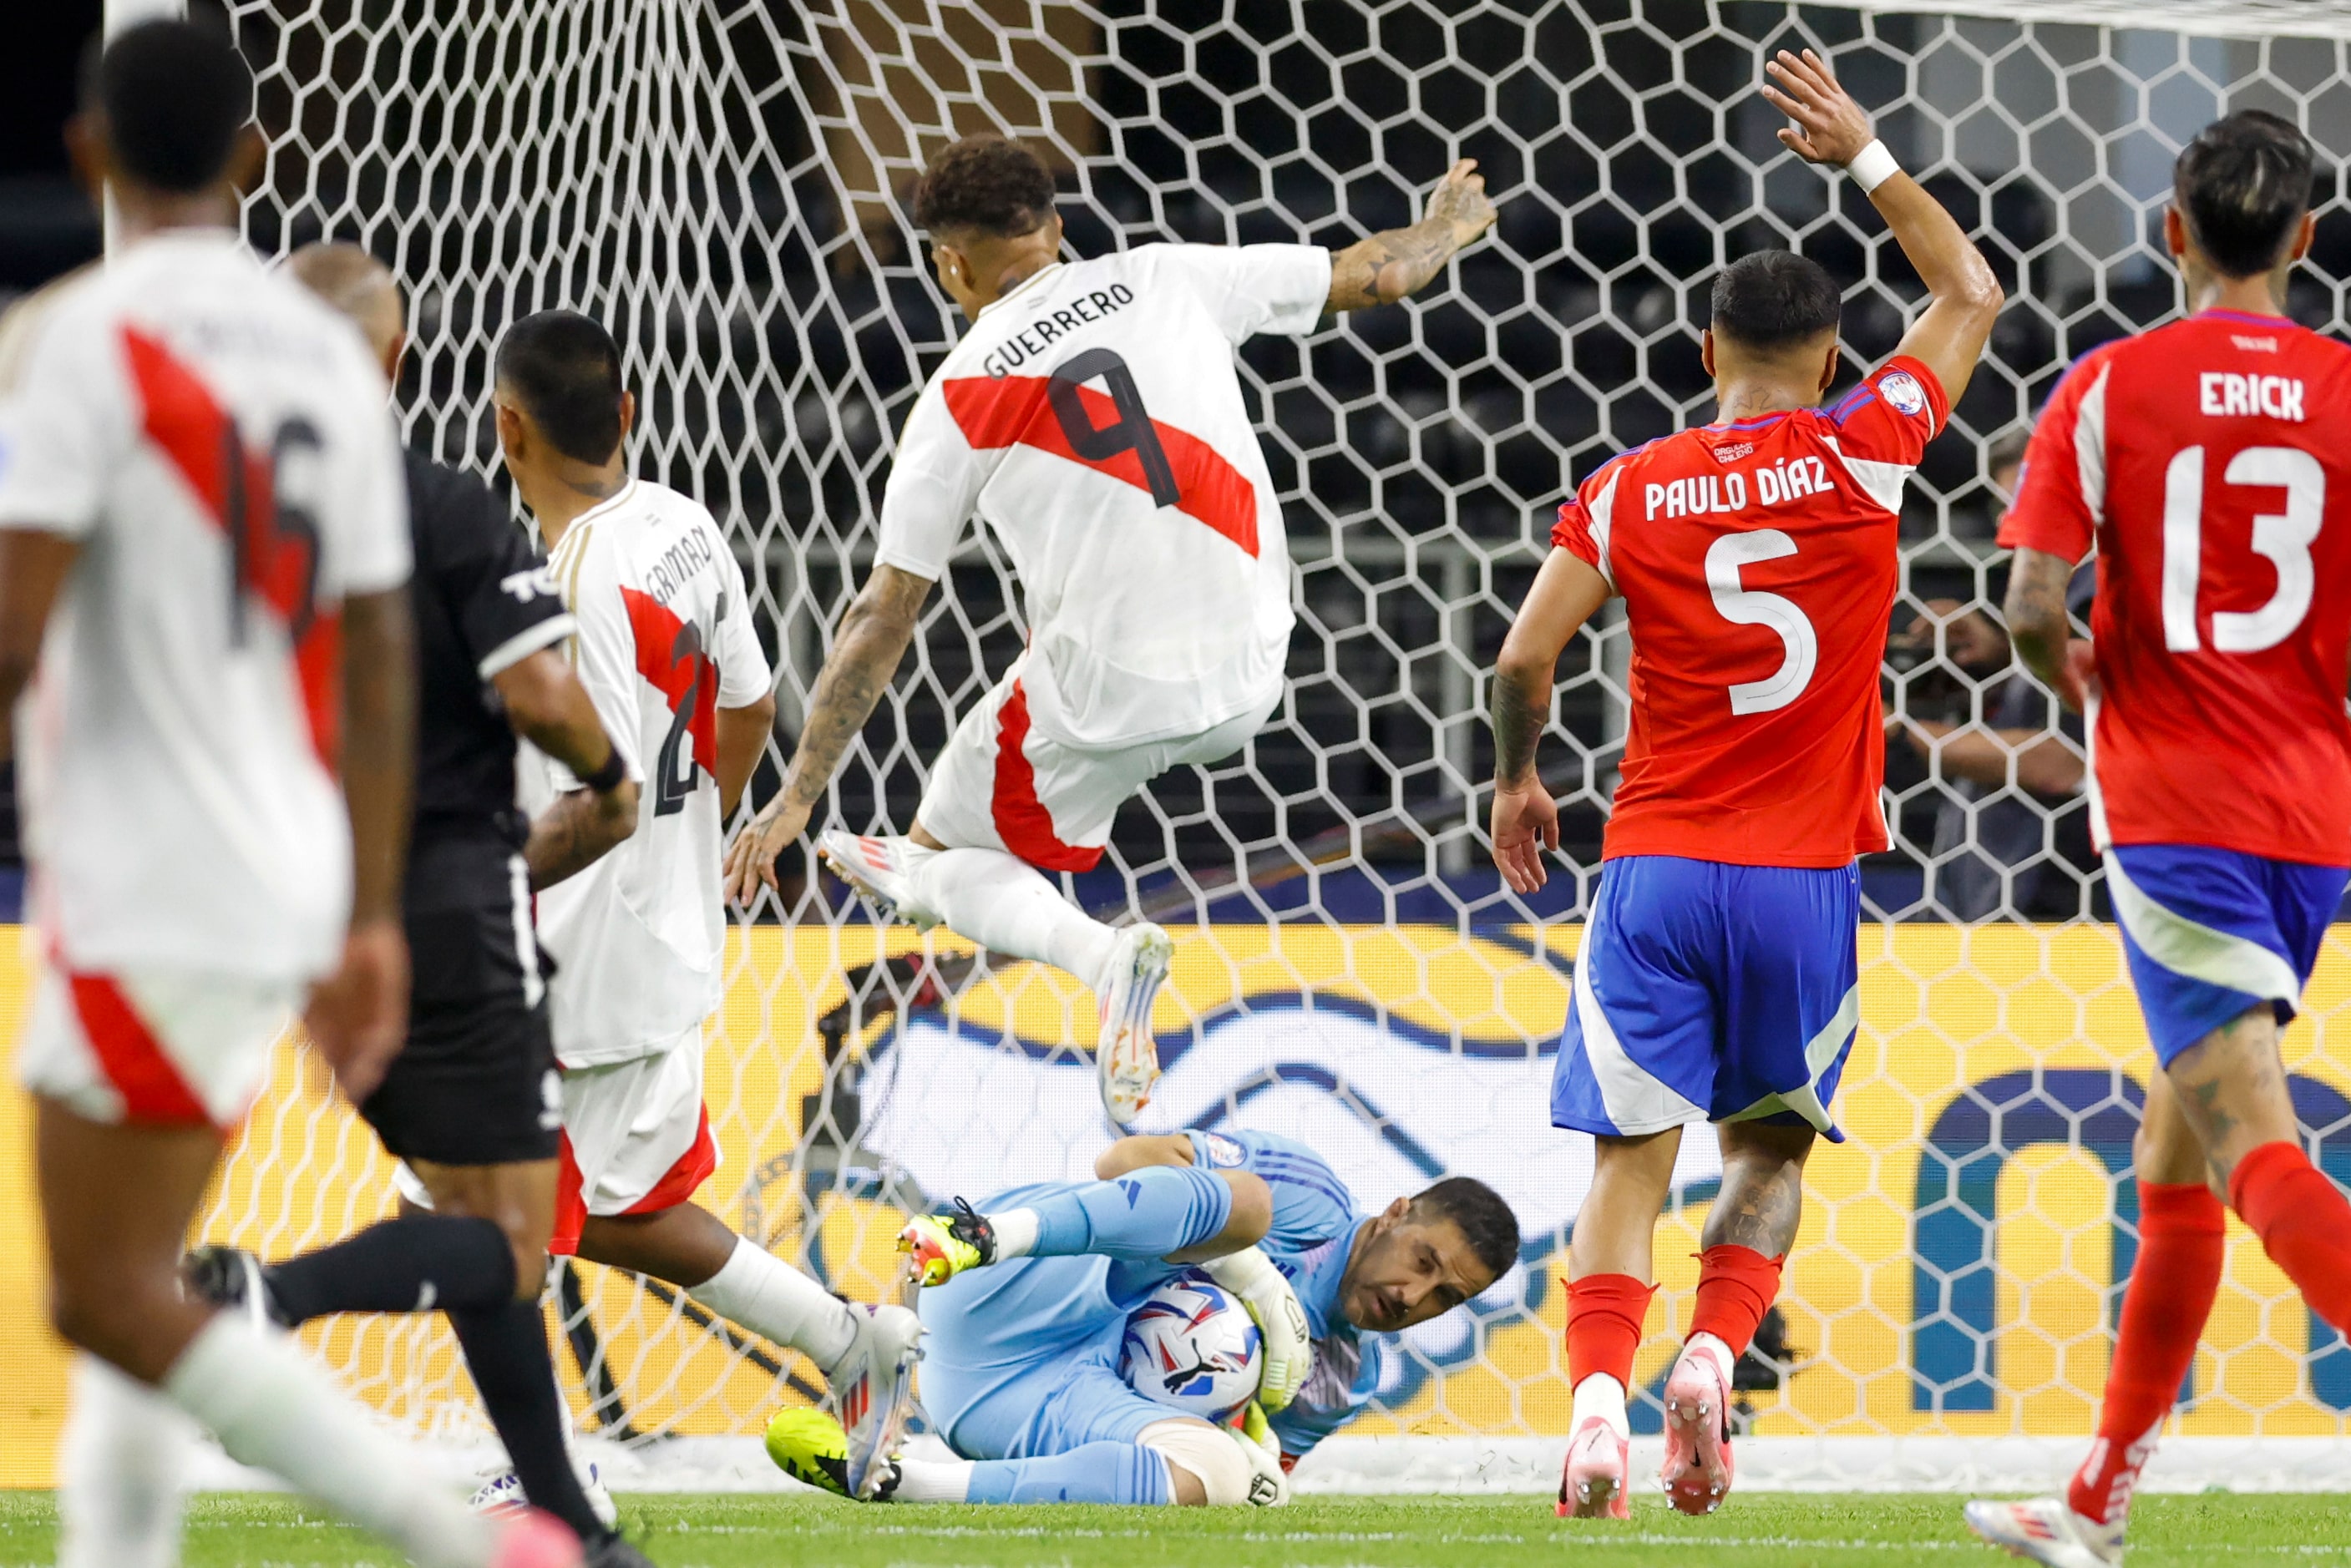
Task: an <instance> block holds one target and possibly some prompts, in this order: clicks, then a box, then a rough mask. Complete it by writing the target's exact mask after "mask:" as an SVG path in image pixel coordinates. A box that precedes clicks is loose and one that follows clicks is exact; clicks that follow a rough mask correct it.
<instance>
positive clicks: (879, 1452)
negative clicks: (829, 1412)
mask: <svg viewBox="0 0 2351 1568" xmlns="http://www.w3.org/2000/svg"><path fill="white" fill-rule="evenodd" d="M849 1312H850V1315H851V1316H852V1317H853V1318H855V1319H856V1320H857V1337H856V1338H855V1339H853V1340H852V1341H851V1342H850V1345H849V1353H848V1354H847V1355H843V1356H842V1357H841V1360H840V1361H839V1362H838V1363H837V1364H836V1365H835V1366H833V1368H832V1370H831V1372H829V1373H827V1374H826V1375H825V1376H826V1380H827V1382H828V1383H829V1384H830V1385H831V1393H832V1401H833V1406H834V1408H835V1409H837V1410H838V1411H839V1412H840V1413H841V1429H842V1431H843V1432H844V1433H845V1434H846V1435H847V1438H848V1449H849V1454H848V1478H849V1494H850V1496H852V1497H853V1498H857V1499H859V1500H861V1501H863V1500H866V1499H867V1498H869V1497H870V1496H872V1494H873V1493H874V1492H875V1491H876V1490H878V1489H879V1488H880V1487H881V1486H882V1484H883V1482H884V1481H885V1480H888V1479H889V1471H890V1464H889V1456H890V1455H891V1454H893V1453H894V1452H895V1451H896V1450H897V1448H898V1443H899V1440H900V1439H901V1438H904V1436H905V1434H906V1417H908V1416H909V1415H910V1414H912V1413H913V1411H914V1363H915V1361H916V1360H917V1359H918V1358H919V1357H920V1355H921V1354H922V1341H923V1320H922V1319H921V1318H919V1317H916V1316H915V1315H914V1314H913V1313H911V1312H909V1311H907V1310H906V1309H905V1308H904V1307H902V1306H867V1305H865V1304H864V1303H860V1302H852V1303H850V1304H849Z"/></svg>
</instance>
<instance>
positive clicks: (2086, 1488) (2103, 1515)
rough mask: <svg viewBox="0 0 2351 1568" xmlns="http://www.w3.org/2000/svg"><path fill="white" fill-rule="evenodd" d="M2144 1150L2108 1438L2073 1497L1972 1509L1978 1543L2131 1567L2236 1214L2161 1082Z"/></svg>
mask: <svg viewBox="0 0 2351 1568" xmlns="http://www.w3.org/2000/svg"><path fill="white" fill-rule="evenodd" d="M2132 1152H2133V1164H2134V1165H2136V1167H2137V1170H2138V1237H2139V1245H2138V1258H2137V1262H2134V1263H2133V1264H2132V1266H2131V1274H2130V1281H2129V1283H2128V1284H2127V1285H2126V1286H2125V1287H2124V1290H2123V1306H2122V1321H2121V1324H2120V1326H2119V1328H2118V1329H2117V1330H2116V1335H2115V1353H2114V1360H2113V1363H2112V1365H2111V1366H2109V1367H2108V1369H2107V1372H2106V1388H2105V1396H2104V1397H2103V1398H2102V1399H2101V1400H2100V1402H2099V1407H2098V1429H2097V1430H2098V1435H2097V1440H2096V1441H2095V1442H2093V1443H2092V1444H2091V1445H2090V1451H2089V1454H2088V1456H2087V1457H2086V1458H2085V1459H2083V1461H2082V1467H2081V1469H2077V1470H2075V1471H2074V1480H2073V1481H2072V1484H2070V1485H2069V1486H2068V1487H2067V1488H2066V1490H2065V1494H2064V1496H2062V1497H2041V1498H2033V1499H2031V1500H2029V1501H2024V1502H2008V1501H2001V1500H1998V1499H1979V1500H1977V1501H1973V1502H1970V1503H1969V1504H1968V1505H1967V1521H1968V1524H1969V1527H1970V1529H1972V1530H1974V1531H1975V1532H1976V1533H1977V1534H1978V1535H1980V1536H1982V1537H1983V1538H1984V1539H1985V1540H1986V1541H1989V1542H1991V1543H1992V1544H1993V1545H1995V1546H2003V1547H2006V1548H2008V1549H2009V1550H2010V1551H2012V1552H2016V1553H2017V1554H2018V1555H2020V1556H2024V1557H2031V1558H2032V1559H2033V1560H2034V1561H2036V1562H2040V1563H2050V1564H2053V1565H2054V1568H2068V1565H2072V1568H2090V1565H2091V1564H2094V1563H2095V1564H2105V1563H2118V1562H2120V1561H2121V1560H2122V1550H2123V1532H2124V1529H2125V1526H2126V1522H2127V1520H2128V1515H2129V1512H2130V1501H2131V1494H2132V1492H2133V1490H2135V1489H2136V1488H2137V1484H2138V1478H2139V1472H2140V1471H2141V1470H2142V1469H2145V1468H2146V1465H2147V1460H2148V1459H2152V1458H2153V1457H2154V1456H2155V1447H2156V1439H2157V1438H2158V1436H2159V1435H2160V1434H2161V1432H2162V1430H2163V1419H2164V1417H2165V1416H2166V1415H2168V1413H2169V1412H2170V1409H2171V1407H2172V1404H2173V1402H2174V1401H2176V1400H2177V1399H2178V1398H2179V1389H2180V1385H2181V1384H2182V1383H2183V1382H2184V1381H2185V1380H2186V1378H2187V1376H2188V1372H2189V1367H2190V1366H2193V1365H2194V1363H2195V1359H2196V1341H2197V1339H2198V1336H2199V1335H2200V1334H2202V1332H2203V1329H2204V1323H2205V1320H2206V1319H2207V1318H2208V1317H2210V1315H2211V1311H2212V1302H2213V1298H2214V1297H2215V1296H2217V1295H2218V1294H2219V1293H2220V1273H2221V1269H2222V1267H2223V1265H2224V1263H2225V1262H2226V1259H2227V1251H2228V1247H2227V1229H2226V1226H2227V1220H2226V1213H2225V1211H2224V1210H2222V1209H2221V1207H2220V1199H2218V1198H2215V1197H2214V1196H2213V1195H2212V1191H2211V1189H2210V1188H2209V1187H2207V1186H2206V1185H2205V1183H2204V1179H2203V1177H2204V1156H2203V1149H2202V1147H2201V1145H2200V1144H2199V1142H2198V1140H2197V1137H2196V1133H2195V1130H2194V1129H2193V1128H2192V1127H2190V1126H2189V1123H2188V1120H2187V1117H2186V1116H2184V1115H2183V1114H2182V1112H2181V1110H2180V1108H2179V1100H2178V1097H2177V1096H2175V1095H2174V1094H2173V1092H2172V1089H2171V1085H2170V1082H2169V1080H2168V1079H2167V1078H2166V1077H2165V1076H2164V1075H2161V1074H2158V1075H2156V1077H2155V1080H2154V1082H2153V1083H2151V1084H2149V1085H2147V1114H2146V1116H2145V1117H2144V1118H2143V1119H2142V1120H2141V1122H2140V1124H2139V1130H2138V1137H2137V1140H2136V1142H2135V1145H2134V1147H2133V1151H2132Z"/></svg>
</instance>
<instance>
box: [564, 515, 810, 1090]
mask: <svg viewBox="0 0 2351 1568" xmlns="http://www.w3.org/2000/svg"><path fill="white" fill-rule="evenodd" d="M548 565H549V568H550V569H551V570H552V571H553V573H554V575H555V580H556V584H557V586H558V587H559V588H561V590H562V593H563V600H564V603H565V604H567V605H569V607H570V609H571V613H572V614H573V615H574V616H575V617H577V618H578V619H579V622H580V630H579V633H578V635H577V636H576V637H575V638H574V639H572V642H571V645H570V652H571V657H572V662H573V665H574V667H575V668H576V669H577V670H578V671H579V673H580V684H581V685H583V686H585V687H586V688H587V689H588V694H589V696H590V698H592V699H594V701H595V703H596V712H597V715H598V717H600V718H601V719H602V720H603V722H604V731H605V732H606V733H607V734H609V735H611V737H612V741H613V743H614V744H615V745H617V746H619V747H620V749H621V751H622V754H623V755H624V756H625V757H626V758H627V760H628V763H629V772H630V774H632V775H633V776H634V777H636V778H637V779H639V780H641V781H642V783H643V794H641V795H640V797H639V800H638V805H637V828H636V831H635V832H634V833H633V834H632V835H630V836H629V837H627V838H625V839H623V840H622V842H621V844H620V845H619V846H617V847H615V848H614V849H613V850H612V851H611V853H610V854H609V855H606V856H605V857H603V858H602V859H601V860H599V861H597V862H596V863H595V864H594V865H593V866H590V867H588V869H586V870H585V871H582V872H580V874H579V875H578V876H576V877H570V878H569V879H567V880H565V881H562V882H559V883H557V884H556V885H555V886H554V887H552V888H548V889H547V890H546V891H545V892H543V893H541V894H540V895H539V897H538V936H539V942H540V945H542V946H543V947H545V948H546V950H547V951H548V953H549V955H550V956H551V957H553V959H554V960H555V964H556V970H555V980H554V983H553V985H552V987H551V991H552V994H553V1004H554V1027H555V1050H556V1054H557V1055H558V1056H559V1057H560V1058H561V1059H562V1062H563V1064H564V1065H566V1066H569V1067H585V1066H592V1065H596V1064H602V1063H609V1062H625V1061H629V1060H632V1059H633V1058H635V1057H639V1056H643V1055H647V1054H652V1053H653V1052H656V1051H661V1050H664V1049H666V1048H667V1047H668V1046H670V1045H671V1044H674V1042H676V1041H677V1040H678V1039H679V1038H680V1037H681V1036H689V1035H691V1033H692V1032H693V1031H695V1029H697V1028H698V1027H699V1025H700V1024H701V1023H702V1020H703V1018H704V1017H705V1015H706V1014H708V1013H709V1012H710V1010H711V1009H712V1008H714V1007H716V1006H717V1005H718V999H719V990H720V981H721V973H720V959H721V957H722V955H723V952H724V950H725V946H726V909H725V907H724V905H723V903H722V899H723V898H724V896H725V895H724V890H723V889H722V888H721V887H720V882H719V852H720V847H721V846H720V843H719V835H720V830H721V826H722V825H721V823H720V821H719V816H718V778H717V773H718V710H719V709H721V708H746V707H748V706H750V705H751V704H752V703H754V702H757V701H759V699H761V698H763V697H765V696H767V695H768V691H769V689H770V687H771V686H772V685H773V680H772V678H771V677H770V676H769V674H768V660H767V658H766V656H765V655H764V654H762V653H761V652H760V650H759V639H758V633H757V631H756V630H755V629H754V628H753V627H752V624H751V607H750V605H749V603H748V602H747V598H746V597H745V595H744V592H743V574H742V570H741V568H740V567H738V566H737V565H736V564H735V556H734V553H733V552H732V551H731V550H729V549H728V548H727V547H726V539H725V537H724V536H722V535H720V534H719V532H718V524H716V522H714V521H712V519H711V516H710V514H709V513H708V512H706V511H705V510H703V508H702V507H701V506H700V505H699V504H696V503H695V502H694V501H692V500H689V499H688V498H686V497H685V496H683V495H680V494H679V493H677V492H676V491H674V490H669V489H665V488H664V487H663V486H661V485H659V484H655V483H652V482H650V481H647V480H642V479H640V480H632V481H631V482H630V483H629V486H628V488H627V489H625V490H623V491H622V492H621V493H619V494H618V495H615V496H614V497H612V499H611V500H610V501H607V502H605V503H604V504H602V505H601V506H598V507H597V508H595V509H594V510H593V511H591V512H588V513H586V514H582V515H581V516H580V518H579V519H578V520H577V521H575V522H574V523H573V524H571V526H570V527H569V529H567V530H566V531H565V532H564V535H563V537H562V538H561V540H559V542H558V543H557V545H556V546H555V549H554V551H553V553H552V554H551V555H550V556H549V562H548ZM525 753H526V758H527V763H526V765H525V766H524V768H523V769H522V775H523V781H524V790H523V804H524V806H525V807H526V808H527V809H528V811H530V813H531V814H532V815H538V813H539V812H540V811H542V810H544V809H546V807H547V806H548V805H549V804H551V803H552V802H553V801H554V799H555V798H556V796H557V795H559V794H562V793H563V792H565V791H567V790H570V789H575V788H577V787H578V784H577V782H576V781H575V780H574V779H573V778H572V776H571V774H570V773H569V771H568V770H567V769H565V768H564V767H563V765H562V764H561V763H557V762H556V761H554V760H553V759H552V758H550V757H548V756H546V755H545V754H543V753H540V752H538V751H537V750H536V749H533V748H530V747H526V748H525Z"/></svg>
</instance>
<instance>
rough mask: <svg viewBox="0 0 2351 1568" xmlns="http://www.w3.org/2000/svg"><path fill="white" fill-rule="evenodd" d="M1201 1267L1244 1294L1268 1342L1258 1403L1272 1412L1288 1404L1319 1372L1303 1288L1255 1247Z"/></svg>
mask: <svg viewBox="0 0 2351 1568" xmlns="http://www.w3.org/2000/svg"><path fill="white" fill-rule="evenodd" d="M1200 1267H1201V1271H1202V1272H1204V1273H1206V1274H1207V1276H1208V1277H1209V1278H1210V1279H1212V1280H1214V1281H1216V1282H1217V1283H1218V1284H1220V1285H1222V1286H1224V1287H1225V1289H1227V1290H1228V1291H1230V1292H1232V1293H1233V1294H1234V1295H1236V1296H1238V1297H1239V1298H1240V1303H1241V1305H1243V1306H1245V1307H1247V1308H1248V1309H1249V1316H1251V1317H1253V1318H1255V1319H1256V1320H1257V1327H1258V1334H1259V1338H1261V1339H1262V1340H1263V1341H1264V1342H1265V1370H1264V1371H1263V1372H1261V1373H1259V1376H1258V1384H1257V1402H1258V1403H1259V1404H1260V1405H1262V1406H1264V1407H1266V1408H1267V1409H1268V1410H1282V1409H1287V1408H1289V1406H1290V1401H1291V1400H1292V1399H1295V1398H1297V1397H1298V1391H1299V1390H1300V1389H1301V1388H1303V1387H1305V1386H1306V1380H1307V1379H1308V1378H1309V1377H1311V1376H1313V1375H1314V1333H1313V1330H1312V1329H1311V1327H1309V1326H1308V1324H1307V1322H1306V1309H1305V1307H1304V1306H1302V1305H1301V1304H1300V1303H1299V1300H1298V1292H1297V1290H1296V1288H1295V1287H1293V1286H1292V1285H1291V1284H1290V1282H1289V1281H1288V1280H1286V1279H1284V1278H1282V1275H1281V1271H1280V1269H1277V1268H1275V1267H1274V1266H1273V1260H1271V1259H1270V1258H1268V1257H1267V1256H1266V1255H1265V1253H1264V1252H1263V1251H1259V1249H1258V1248H1255V1247H1243V1248H1242V1249H1241V1250H1240V1251H1238V1252H1228V1253H1226V1254H1225V1255H1224V1256H1223V1257H1221V1258H1211V1259H1209V1260H1208V1261H1207V1262H1206V1263H1203V1264H1201V1265H1200Z"/></svg>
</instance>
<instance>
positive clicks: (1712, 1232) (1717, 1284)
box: [1659, 1122, 1814, 1513]
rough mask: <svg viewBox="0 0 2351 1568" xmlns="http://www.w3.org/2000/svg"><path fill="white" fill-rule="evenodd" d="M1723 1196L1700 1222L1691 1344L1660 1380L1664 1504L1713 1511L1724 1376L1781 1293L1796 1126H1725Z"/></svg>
mask: <svg viewBox="0 0 2351 1568" xmlns="http://www.w3.org/2000/svg"><path fill="white" fill-rule="evenodd" d="M1715 1134H1716V1137H1718V1138H1719V1140H1720V1141H1721V1145H1722V1188H1721V1190H1720V1191H1719V1193H1718V1194H1717V1195H1716V1197H1715V1199H1714V1204H1713V1207H1712V1209H1711V1210H1708V1215H1707V1222H1706V1231H1705V1234H1704V1237H1703V1243H1704V1246H1705V1251H1703V1252H1701V1253H1700V1254H1699V1255H1698V1301H1697V1303H1696V1305H1695V1307H1694V1308H1693V1309H1692V1311H1691V1314H1690V1334H1689V1338H1688V1339H1687V1341H1685V1342H1684V1343H1683V1345H1682V1353H1681V1355H1679V1356H1677V1358H1676V1359H1675V1361H1674V1366H1673V1370H1672V1371H1671V1372H1669V1373H1667V1375H1666V1389H1665V1396H1666V1459H1665V1464H1664V1467H1663V1468H1662V1469H1661V1470H1660V1472H1659V1479H1660V1480H1662V1481H1663V1482H1664V1483H1665V1488H1666V1497H1667V1500H1668V1501H1671V1502H1672V1503H1673V1505H1674V1506H1675V1507H1676V1508H1677V1509H1679V1510H1681V1511H1683V1512H1684V1513H1712V1512H1713V1511H1715V1510H1716V1509H1718V1508H1719V1507H1721V1506H1722V1500H1723V1499H1724V1498H1725V1497H1727V1496H1729V1492H1730V1480H1731V1460H1730V1397H1731V1369H1732V1368H1733V1367H1735V1366H1738V1365H1739V1358H1740V1356H1742V1355H1746V1354H1747V1347H1748V1346H1749V1345H1750V1344H1752V1343H1753V1342H1754V1339H1755V1330H1756V1329H1757V1328H1758V1327H1759V1326H1760V1325H1761V1324H1762V1322H1763V1314H1765V1313H1767V1312H1770V1311H1771V1303H1772V1301H1773V1300H1774V1299H1775V1298H1776V1297H1777V1296H1778V1295H1779V1293H1780V1266H1781V1264H1782V1262H1785V1261H1786V1259H1787V1255H1788V1249H1789V1248H1790V1247H1792V1246H1793V1245H1794V1244H1795V1241H1796V1226H1797V1223H1798V1221H1799V1220H1801V1219H1802V1212H1803V1191H1804V1160H1805V1158H1806V1157H1807V1156H1809V1155H1810V1154H1811V1152H1812V1147H1813V1137H1814V1134H1813V1129H1812V1127H1809V1126H1804V1125H1801V1124H1799V1125H1793V1126H1781V1125H1777V1124H1772V1123H1764V1122H1725V1123H1722V1124H1721V1125H1719V1126H1718V1127H1716V1128H1715Z"/></svg>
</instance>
